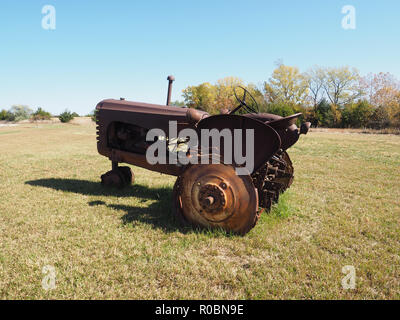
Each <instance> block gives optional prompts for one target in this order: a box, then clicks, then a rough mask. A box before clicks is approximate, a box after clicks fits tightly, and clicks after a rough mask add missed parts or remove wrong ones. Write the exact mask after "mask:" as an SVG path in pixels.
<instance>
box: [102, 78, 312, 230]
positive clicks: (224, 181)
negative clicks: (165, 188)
mask: <svg viewBox="0 0 400 320" xmlns="http://www.w3.org/2000/svg"><path fill="white" fill-rule="evenodd" d="M168 80H169V86H168V96H167V104H166V105H165V106H164V105H155V104H147V103H139V102H130V101H126V100H125V99H123V98H121V99H120V100H114V99H108V100H103V101H101V102H100V103H99V104H98V105H97V107H96V121H97V147H98V151H99V153H100V154H101V155H103V156H106V157H108V158H109V159H110V161H111V162H112V170H111V171H109V172H107V173H105V174H103V175H102V176H101V181H102V184H103V185H106V186H116V187H119V188H123V187H125V186H128V185H130V184H131V183H133V181H134V175H133V173H132V171H131V169H130V167H127V166H119V164H120V163H127V164H131V165H135V166H139V167H142V168H145V169H148V170H152V171H156V172H160V173H164V174H168V175H173V176H177V180H176V182H175V185H174V188H173V210H174V211H175V213H176V215H177V217H178V218H179V220H180V221H182V222H183V223H187V224H190V225H193V226H198V227H206V228H222V229H224V230H226V231H228V232H232V233H236V234H240V235H244V234H246V233H247V232H249V231H250V230H251V229H252V228H253V227H254V226H255V225H256V223H257V221H258V219H259V217H260V214H261V212H262V210H263V209H264V210H265V211H266V212H268V211H269V210H270V209H271V206H272V205H273V204H274V203H276V202H278V199H279V195H280V194H282V193H283V192H284V191H285V190H286V189H287V188H289V187H290V185H291V184H292V182H293V178H294V170H293V165H292V161H291V160H290V158H289V155H288V153H287V149H289V148H290V147H291V146H293V145H294V144H295V143H296V142H297V141H298V139H299V136H300V135H301V134H307V132H308V130H309V127H310V123H308V122H306V123H303V124H301V127H300V128H298V127H297V126H296V121H297V119H298V118H299V117H300V116H301V115H302V114H301V113H298V114H294V115H291V116H288V117H281V116H278V115H275V114H268V113H260V112H259V109H258V105H257V102H256V100H255V99H254V98H253V96H252V95H251V94H250V93H249V92H248V91H247V90H246V89H245V88H242V87H236V88H235V89H234V93H235V97H236V100H237V102H238V105H237V107H236V108H234V109H233V110H225V111H224V112H223V113H222V114H219V115H210V114H208V113H206V112H204V111H201V110H197V109H193V108H184V107H175V106H170V97H171V88H172V82H173V81H174V80H175V79H174V77H173V76H169V77H168ZM171 121H174V122H176V126H177V130H178V132H180V131H181V130H183V129H186V128H191V129H193V130H195V131H196V132H199V136H201V134H200V132H201V130H203V129H208V130H213V129H217V130H218V132H221V131H222V130H224V129H228V130H229V131H230V132H234V131H235V130H237V129H241V130H244V129H246V130H247V129H252V130H254V131H253V132H254V139H253V141H252V143H253V144H254V150H255V152H254V166H253V170H252V171H251V172H248V173H247V174H241V175H238V174H237V171H236V170H235V169H237V168H238V167H241V164H237V163H236V162H235V161H232V163H228V162H227V161H226V159H231V158H232V157H228V155H227V154H226V153H227V151H226V150H225V149H222V148H219V149H218V148H217V149H218V150H216V148H213V147H211V148H208V149H204V148H200V147H199V148H198V152H197V154H196V157H199V158H201V159H205V158H207V159H208V160H209V161H208V163H209V164H207V161H199V163H193V162H190V163H189V164H182V163H180V162H179V161H175V162H174V161H168V159H169V158H171V159H172V158H173V157H175V158H176V155H174V152H175V153H176V152H177V151H176V150H179V148H180V147H181V146H182V145H183V146H184V145H185V144H187V143H188V140H187V139H186V140H185V139H183V140H182V139H177V137H176V136H171V135H170V134H169V133H168V132H169V131H168V130H169V123H170V122H171ZM153 128H158V129H161V130H162V131H163V132H166V134H165V136H164V137H158V138H156V139H154V140H160V139H161V140H164V141H165V143H166V144H167V150H168V151H167V155H166V161H164V162H160V163H150V162H149V161H148V159H147V157H146V151H147V150H148V149H149V148H150V146H151V145H152V144H153V143H155V141H154V140H153V141H148V140H147V139H146V136H147V134H148V132H149V131H150V130H151V129H153ZM225 131H226V130H225ZM207 139H209V138H207ZM210 139H211V138H210ZM209 142H210V141H207V143H208V145H209ZM204 143H205V141H202V139H200V140H199V141H198V145H199V146H200V145H203V144H204ZM231 143H232V144H233V142H231ZM242 143H243V145H246V139H242ZM243 145H242V146H241V148H242V149H241V150H245V146H243ZM236 147H237V146H236V145H232V146H231V148H230V149H229V148H228V149H227V150H228V152H232V153H233V152H234V149H235V148H236ZM181 150H182V148H181ZM204 150H206V151H204ZM186 156H187V157H191V156H192V154H189V153H186ZM230 156H231V155H230ZM215 158H217V160H218V161H214V160H215Z"/></svg>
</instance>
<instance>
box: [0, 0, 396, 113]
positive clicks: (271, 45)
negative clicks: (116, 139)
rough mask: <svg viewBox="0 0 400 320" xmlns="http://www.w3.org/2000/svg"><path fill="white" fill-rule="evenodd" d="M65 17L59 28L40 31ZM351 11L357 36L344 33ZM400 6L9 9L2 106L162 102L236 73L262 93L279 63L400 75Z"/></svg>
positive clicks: (2, 16) (102, 4)
mask: <svg viewBox="0 0 400 320" xmlns="http://www.w3.org/2000/svg"><path fill="white" fill-rule="evenodd" d="M47 4H48V5H53V6H54V7H55V8H56V23H57V24H56V30H44V29H42V26H41V21H42V17H43V15H42V13H41V11H42V7H43V6H44V5H47ZM344 5H353V6H354V7H355V8H356V18H357V22H356V23H357V26H356V29H355V30H344V29H342V27H341V20H342V18H343V16H344V15H343V14H342V13H341V9H342V7H343V6H344ZM399 18H400V1H398V0H393V1H389V0H383V1H378V0H376V1H372V0H362V1H361V0H358V1H356V0H346V1H336V0H329V1H328V0H319V1H317V0H309V1H305V0H304V1H299V0H292V1H288V0H287V1H267V0H264V1H253V0H248V1H243V0H241V1H236V0H229V1H224V0H213V1H208V0H203V1H188V0H186V1H174V0H169V1H122V0H114V1H100V0H96V1H94V0H93V1H89V0H87V1H74V0H56V1H55V0H46V1H35V0H29V1H28V0H25V1H22V0H20V1H15V0H14V1H11V0H2V1H1V2H0V43H1V50H0V72H1V73H0V108H6V109H8V108H9V107H10V106H11V105H13V104H25V105H29V106H30V107H31V108H36V107H38V106H40V107H42V108H44V109H46V110H49V111H51V112H52V113H58V112H60V111H62V110H64V109H65V108H68V109H69V110H72V111H76V112H78V113H80V114H86V113H89V112H90V111H91V110H93V109H94V107H95V105H96V103H97V102H98V101H100V100H102V99H104V98H119V97H126V98H127V99H128V100H133V101H142V102H151V103H159V104H164V103H165V100H166V91H167V81H166V78H167V76H168V75H169V74H173V75H175V77H176V80H177V81H176V82H175V84H174V90H173V99H181V91H182V90H183V89H184V88H185V87H187V86H188V85H197V84H199V83H202V82H215V81H216V80H217V79H220V78H223V77H226V76H237V77H240V78H242V79H243V80H244V81H246V82H252V83H256V84H260V83H262V82H263V81H265V80H267V79H268V78H269V77H270V75H271V72H272V70H273V69H274V66H275V65H274V62H276V61H277V60H278V59H281V60H282V61H283V62H284V63H285V64H287V65H295V66H298V67H299V68H300V69H301V71H306V70H307V69H308V68H309V67H311V66H313V65H316V64H317V65H323V66H342V65H349V66H354V67H357V68H358V69H359V70H360V71H361V73H362V74H365V73H368V72H380V71H385V72H391V73H392V74H394V75H395V76H396V77H397V78H400V63H399V57H400V54H399V53H400V19H399Z"/></svg>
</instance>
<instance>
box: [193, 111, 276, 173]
mask: <svg viewBox="0 0 400 320" xmlns="http://www.w3.org/2000/svg"><path fill="white" fill-rule="evenodd" d="M197 129H198V130H199V131H200V130H202V129H217V130H219V131H221V130H223V129H229V130H230V131H231V132H234V130H235V129H242V130H246V129H251V130H254V149H255V150H254V151H255V152H254V169H255V170H257V169H258V168H259V167H260V166H261V165H262V164H263V163H265V162H266V161H268V159H269V158H271V156H272V155H274V154H275V153H276V152H277V151H278V150H279V148H280V146H281V139H280V137H279V135H278V134H277V132H276V131H275V130H273V129H272V128H271V127H270V126H268V125H266V124H265V123H263V122H261V121H258V120H256V119H252V118H248V117H243V116H239V115H232V114H229V115H216V116H211V117H208V118H205V119H204V120H202V121H200V122H199V124H198V126H197ZM199 136H200V135H199ZM200 143H201V144H203V143H204V142H202V141H201V142H200ZM209 144H210V141H209ZM246 144H247V141H246V136H245V134H244V133H243V134H242V143H241V150H242V152H243V153H244V152H245V150H246ZM210 145H211V144H210ZM235 147H237V146H235V145H234V146H233V147H232V148H231V151H232V154H231V155H229V158H230V159H234V157H233V153H234V151H235ZM260 148H262V152H259V150H260ZM218 151H219V154H221V156H222V160H224V158H226V156H227V155H226V154H225V153H224V152H225V150H218Z"/></svg>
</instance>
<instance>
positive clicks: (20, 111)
mask: <svg viewBox="0 0 400 320" xmlns="http://www.w3.org/2000/svg"><path fill="white" fill-rule="evenodd" d="M9 113H11V114H12V115H13V118H14V120H13V121H21V120H26V119H29V118H30V116H31V114H32V110H31V109H30V108H29V107H28V106H24V105H14V106H12V107H11V109H10V111H9Z"/></svg>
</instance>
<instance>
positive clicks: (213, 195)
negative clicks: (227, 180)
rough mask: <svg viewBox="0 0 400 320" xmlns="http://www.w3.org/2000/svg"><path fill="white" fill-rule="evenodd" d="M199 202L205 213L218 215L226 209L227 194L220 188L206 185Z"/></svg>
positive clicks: (201, 190)
mask: <svg viewBox="0 0 400 320" xmlns="http://www.w3.org/2000/svg"><path fill="white" fill-rule="evenodd" d="M198 200H199V203H200V206H201V207H202V209H203V210H204V211H206V212H208V213H217V212H220V211H221V210H223V209H224V207H225V204H226V194H225V192H224V191H223V190H222V188H220V187H219V186H217V185H215V184H206V185H204V186H202V187H201V188H200V191H199V195H198Z"/></svg>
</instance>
